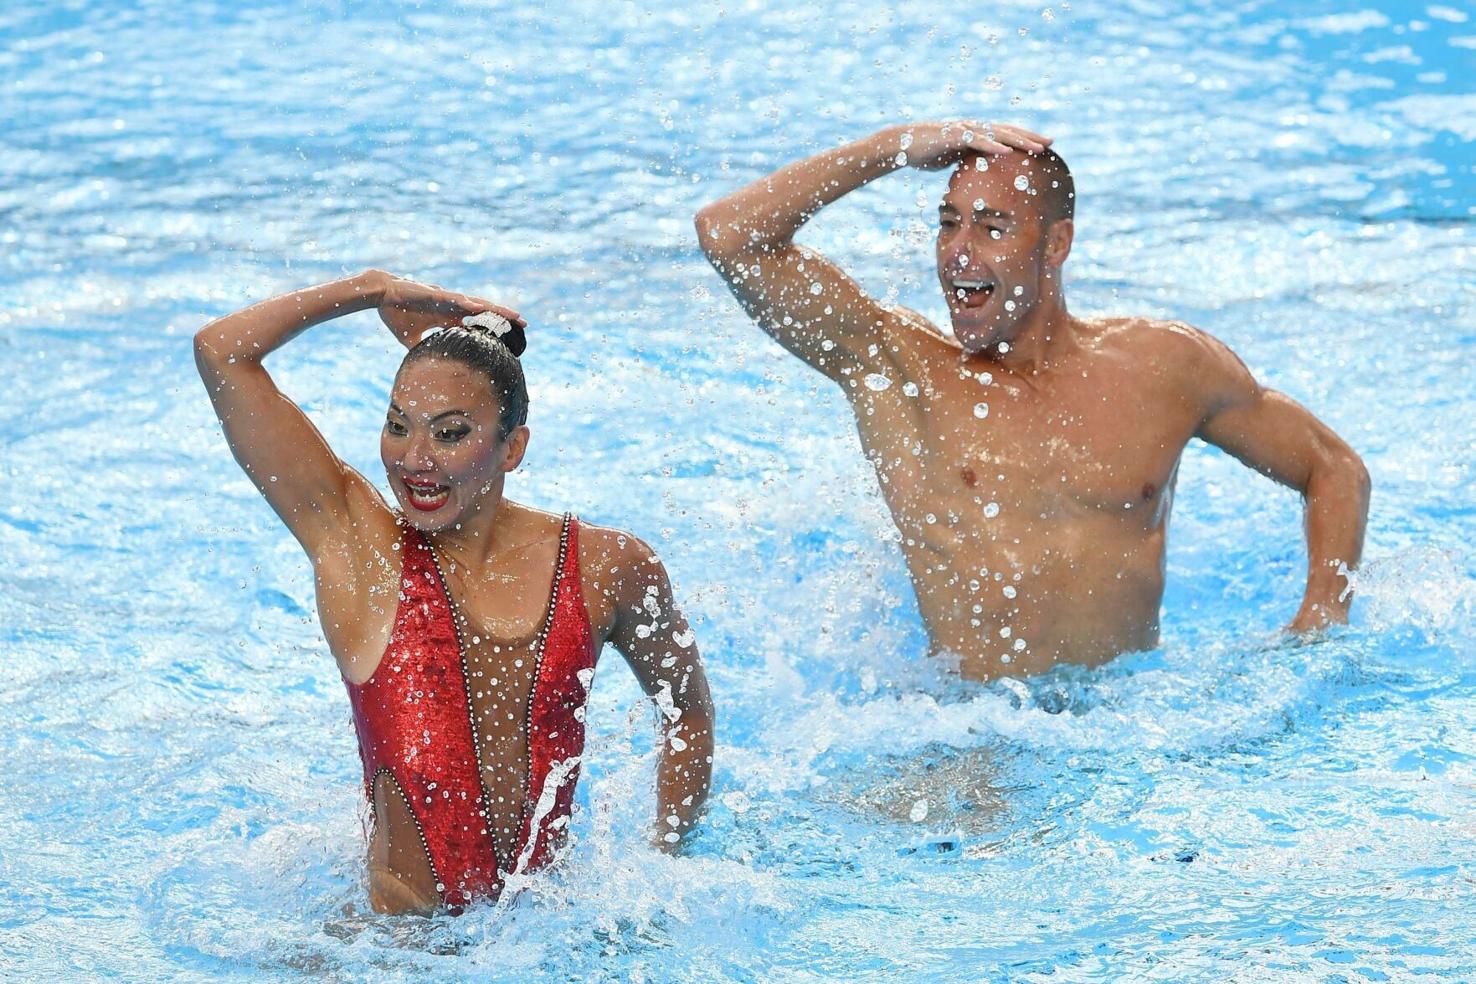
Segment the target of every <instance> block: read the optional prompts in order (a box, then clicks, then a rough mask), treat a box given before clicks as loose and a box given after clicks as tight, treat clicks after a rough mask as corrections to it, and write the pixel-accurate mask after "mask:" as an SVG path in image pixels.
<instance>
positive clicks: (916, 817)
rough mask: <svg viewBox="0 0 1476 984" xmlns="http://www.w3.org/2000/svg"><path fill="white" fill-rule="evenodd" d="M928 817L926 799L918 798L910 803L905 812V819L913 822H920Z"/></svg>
mask: <svg viewBox="0 0 1476 984" xmlns="http://www.w3.org/2000/svg"><path fill="white" fill-rule="evenodd" d="M927 818H928V801H927V800H925V799H920V800H918V801H917V802H916V803H913V804H912V809H911V810H909V811H908V813H907V819H909V820H911V821H912V822H913V823H922V822H923V821H924V820H926V819H927Z"/></svg>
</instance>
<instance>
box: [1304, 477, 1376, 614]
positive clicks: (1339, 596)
mask: <svg viewBox="0 0 1476 984" xmlns="http://www.w3.org/2000/svg"><path fill="white" fill-rule="evenodd" d="M1369 487H1370V486H1369V478H1368V471H1367V470H1366V469H1365V468H1364V467H1363V462H1362V461H1360V460H1359V458H1358V456H1357V455H1356V454H1353V453H1352V452H1351V451H1349V452H1347V453H1346V454H1345V455H1340V456H1338V458H1336V459H1334V460H1332V461H1329V462H1327V463H1325V464H1323V465H1322V466H1320V467H1319V468H1317V469H1316V470H1315V471H1314V472H1313V473H1312V477H1311V479H1310V480H1309V481H1308V483H1307V491H1306V498H1307V504H1306V517H1305V518H1306V526H1307V591H1306V594H1305V595H1303V597H1302V607H1301V610H1300V611H1298V612H1297V617H1296V620H1295V621H1294V622H1293V623H1292V625H1293V627H1294V628H1298V629H1309V628H1318V627H1321V626H1323V625H1328V624H1333V623H1340V622H1346V621H1347V620H1348V607H1349V605H1350V604H1351V602H1352V592H1351V591H1349V590H1348V575H1349V574H1350V572H1352V571H1353V570H1354V569H1356V568H1357V566H1358V561H1359V558H1360V557H1361V556H1362V554H1363V532H1364V527H1365V525H1366V524H1367V522H1368V498H1369Z"/></svg>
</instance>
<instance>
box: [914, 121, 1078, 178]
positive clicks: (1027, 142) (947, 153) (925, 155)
mask: <svg viewBox="0 0 1476 984" xmlns="http://www.w3.org/2000/svg"><path fill="white" fill-rule="evenodd" d="M891 132H892V134H894V135H895V138H896V148H897V152H898V153H899V154H902V155H903V159H904V160H905V161H906V163H907V164H908V166H910V167H916V168H921V169H922V170H924V171H938V170H942V169H943V168H945V167H952V166H953V165H955V164H957V163H958V162H959V161H961V160H963V159H964V157H965V156H967V155H969V154H996V155H998V154H1012V153H1014V152H1015V151H1017V150H1021V151H1024V152H1025V153H1027V154H1038V153H1040V152H1041V151H1043V150H1045V149H1046V147H1048V146H1050V143H1051V138H1050V137H1045V136H1041V135H1040V134H1039V133H1035V132H1034V131H1031V130H1027V129H1025V128H1024V127H1019V126H1012V125H1010V124H1008V123H985V122H982V121H980V120H949V121H947V122H943V123H909V124H904V125H902V126H896V127H892V128H891Z"/></svg>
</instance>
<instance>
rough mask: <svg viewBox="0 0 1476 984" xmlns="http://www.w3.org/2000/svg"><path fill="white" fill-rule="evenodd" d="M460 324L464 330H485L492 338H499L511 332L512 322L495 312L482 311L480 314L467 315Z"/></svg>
mask: <svg viewBox="0 0 1476 984" xmlns="http://www.w3.org/2000/svg"><path fill="white" fill-rule="evenodd" d="M461 324H462V326H463V327H466V328H485V329H487V330H488V331H490V332H491V333H492V335H493V337H494V338H501V337H502V336H503V335H506V334H507V333H508V332H510V331H512V327H513V326H512V322H511V321H508V320H507V319H506V318H504V317H503V316H502V315H500V314H498V313H497V312H495V311H483V312H482V313H481V314H469V315H467V316H466V317H464V318H462V319H461Z"/></svg>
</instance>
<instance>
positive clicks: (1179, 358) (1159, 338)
mask: <svg viewBox="0 0 1476 984" xmlns="http://www.w3.org/2000/svg"><path fill="white" fill-rule="evenodd" d="M1081 331H1082V334H1083V336H1084V337H1085V338H1086V339H1087V340H1088V341H1090V342H1094V343H1095V344H1096V345H1097V346H1098V347H1100V348H1103V349H1111V350H1115V351H1120V352H1126V353H1128V354H1130V355H1132V356H1133V357H1135V358H1138V359H1144V358H1146V359H1149V360H1151V361H1152V362H1154V363H1155V364H1158V365H1160V366H1162V367H1165V368H1168V367H1178V368H1184V369H1190V370H1192V369H1194V368H1196V367H1199V366H1203V365H1204V362H1205V360H1213V359H1215V358H1217V357H1219V356H1221V355H1223V354H1229V351H1230V350H1229V349H1228V348H1227V347H1226V346H1225V344H1224V343H1223V342H1221V341H1220V340H1219V339H1217V338H1215V337H1214V336H1213V335H1211V334H1210V333H1209V332H1207V331H1204V330H1203V329H1201V328H1196V327H1195V326H1194V325H1191V324H1189V323H1188V322H1185V321H1174V320H1168V319H1163V318H1148V317H1120V318H1094V319H1091V320H1088V321H1083V322H1082V323H1081Z"/></svg>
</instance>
